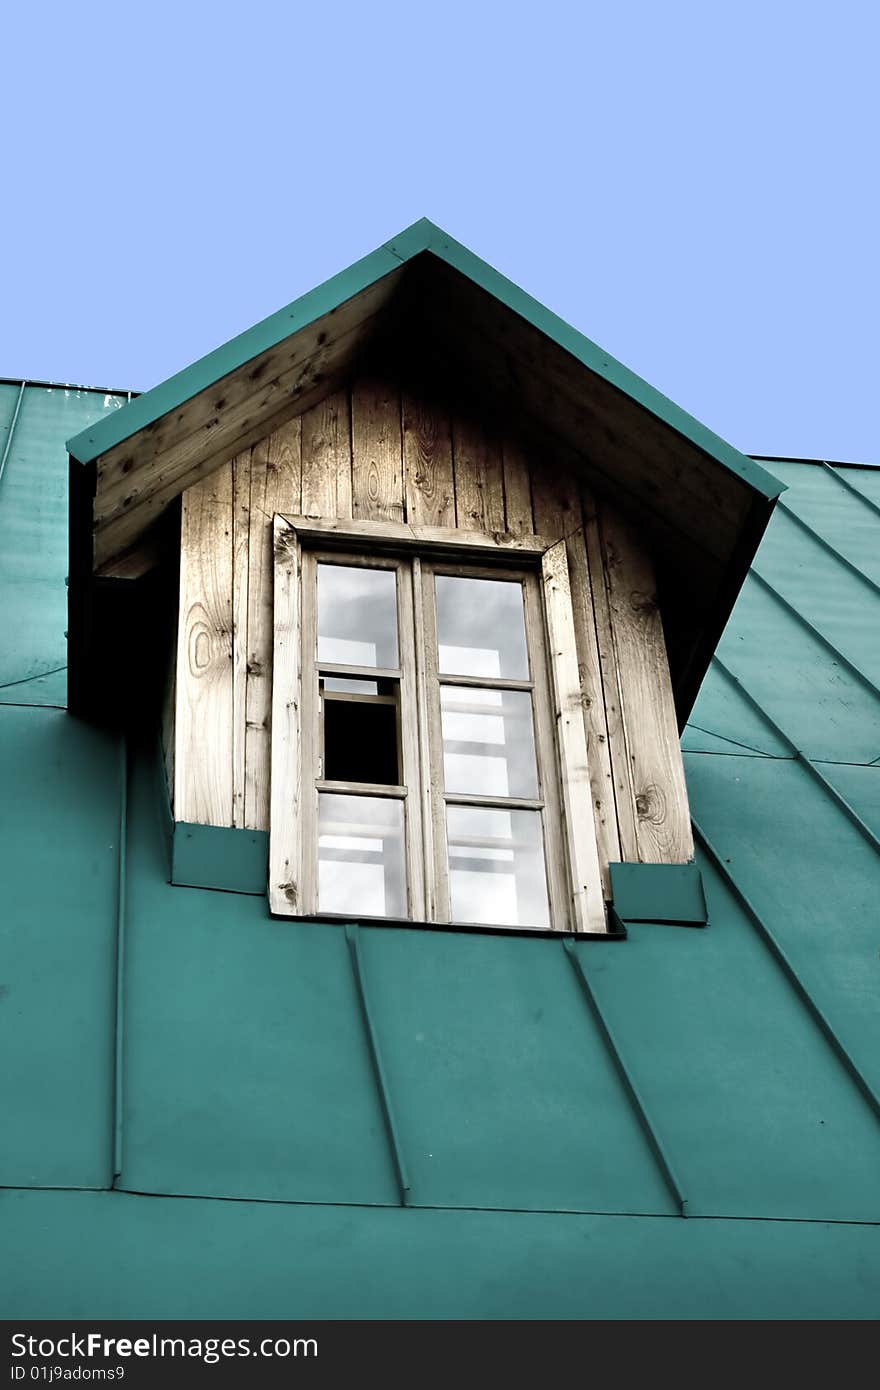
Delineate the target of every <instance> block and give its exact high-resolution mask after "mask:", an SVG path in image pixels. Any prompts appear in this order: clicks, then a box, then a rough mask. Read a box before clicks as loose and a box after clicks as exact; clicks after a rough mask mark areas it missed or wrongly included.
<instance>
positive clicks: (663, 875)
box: [609, 864, 709, 927]
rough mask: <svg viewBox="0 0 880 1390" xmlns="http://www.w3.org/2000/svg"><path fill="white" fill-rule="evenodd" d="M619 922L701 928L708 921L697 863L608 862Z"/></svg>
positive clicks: (701, 878)
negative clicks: (655, 923)
mask: <svg viewBox="0 0 880 1390" xmlns="http://www.w3.org/2000/svg"><path fill="white" fill-rule="evenodd" d="M609 869H610V871H611V892H612V897H613V900H614V911H615V913H616V914H617V916H618V917H619V918H620V920H621V922H623V923H627V922H658V923H666V924H677V925H678V926H685V927H704V926H705V925H706V923H707V921H708V920H709V917H708V912H707V910H706V896H705V893H704V892H703V876H702V874H701V872H700V867H699V865H698V864H610V865H609Z"/></svg>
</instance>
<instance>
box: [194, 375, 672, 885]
mask: <svg viewBox="0 0 880 1390" xmlns="http://www.w3.org/2000/svg"><path fill="white" fill-rule="evenodd" d="M223 479H224V481H223V482H222V483H221V481H220V474H215V475H213V476H212V477H210V478H209V479H207V480H206V481H204V482H199V483H197V484H195V485H194V486H193V487H192V488H190V489H189V490H188V492H187V493H186V494H185V495H184V527H183V539H182V552H183V553H182V556H181V639H180V646H181V651H183V650H184V648H185V645H186V643H185V640H184V639H185V636H186V634H187V633H188V632H189V630H190V628H191V626H192V621H193V620H192V618H191V617H190V616H188V613H189V609H190V608H191V607H192V606H193V605H195V604H196V603H197V602H199V601H200V602H201V603H202V606H203V607H205V608H206V609H208V611H209V612H210V613H211V614H212V622H213V624H214V626H215V627H216V631H217V635H216V636H215V637H212V639H211V640H212V644H213V645H212V646H211V652H212V659H211V669H212V671H214V674H213V675H212V676H211V678H210V679H209V680H206V679H205V677H204V676H203V675H201V674H199V675H198V676H195V675H193V674H192V671H191V668H190V666H189V665H188V664H187V663H186V662H182V661H181V660H180V659H179V660H178V667H177V674H178V720H179V722H180V723H181V728H180V729H179V730H178V735H177V738H176V741H175V743H176V750H177V755H178V760H180V759H183V760H184V762H187V760H189V761H192V759H193V758H194V757H195V758H197V759H198V760H200V761H201V763H202V764H204V763H206V762H208V761H210V762H212V763H213V762H216V763H217V764H218V766H217V768H215V769H213V770H212V771H211V772H210V774H208V772H207V771H206V770H205V769H204V768H202V770H201V772H198V773H196V772H193V773H192V774H190V772H189V770H187V771H183V770H182V768H181V766H180V762H179V761H178V765H177V771H176V779H177V788H178V790H179V791H180V790H183V791H184V792H185V794H184V795H183V796H182V799H181V801H180V803H179V806H178V807H176V811H175V814H176V815H177V818H178V819H190V820H205V819H209V821H210V823H212V824H218V825H244V826H246V827H247V828H250V829H257V830H266V829H268V828H269V798H270V788H269V781H270V777H269V772H270V715H271V707H272V629H273V618H272V613H273V610H272V594H273V574H274V561H273V550H272V518H273V515H274V514H275V513H282V514H286V515H289V516H296V515H301V516H306V517H309V518H319V519H325V520H326V521H328V522H333V523H336V524H337V527H338V523H339V522H348V523H349V530H352V531H353V530H356V529H357V528H358V527H363V529H365V530H367V529H368V527H367V526H364V523H370V522H372V521H378V520H382V521H392V522H396V523H399V524H401V523H405V524H406V525H407V526H408V527H411V528H412V529H413V533H414V534H422V533H423V534H424V535H426V536H429V535H430V534H432V533H433V534H436V535H440V534H442V532H443V531H444V530H448V529H450V528H453V527H456V528H458V529H459V530H460V531H463V532H475V533H477V532H479V533H486V535H487V536H497V537H498V540H499V541H500V542H501V543H502V545H503V547H504V548H505V549H506V548H508V547H515V544H516V539H517V538H521V539H522V540H523V541H528V540H533V538H535V537H540V538H541V539H542V541H544V542H546V543H549V542H553V541H564V542H565V557H566V560H567V585H568V592H570V600H571V611H572V615H573V623H574V647H575V650H574V653H573V656H574V663H573V666H572V669H575V667H576V672H577V678H578V687H579V692H580V697H579V698H580V707H581V710H582V718H583V735H584V738H585V743H586V749H587V765H588V769H589V793H590V801H591V805H592V814H593V820H594V823H595V830H596V841H597V845H598V852H599V864H600V870H601V875H602V883H603V888H604V890H605V894H606V896H607V895H608V891H609V886H610V885H609V877H608V867H607V866H608V864H609V863H614V862H617V861H620V860H625V861H638V860H641V861H643V862H647V863H657V862H670V863H678V862H684V861H686V860H688V859H690V858H692V857H693V843H692V839H691V834H690V822H689V812H688V802H687V794H686V790H685V784H684V772H683V766H682V759H681V753H680V749H679V743H678V735H677V731H676V724H675V711H674V707H673V698H672V689H671V685H670V679H669V670H668V663H667V660H666V652H665V647H664V644H663V633H662V626H661V623H660V617H659V611H658V608H657V604H656V595H655V586H654V574H653V566H652V562H651V557H650V555H649V554H648V552H647V549H646V548H645V547H644V545H642V544H641V542H640V540H639V536H638V534H637V532H636V531H635V530H634V529H633V527H632V525H631V524H630V523H628V522H627V521H625V520H624V519H623V517H622V516H621V515H620V514H618V513H617V512H616V511H615V510H614V509H613V508H611V507H610V506H608V505H607V504H605V503H601V504H599V503H597V501H596V498H595V497H594V496H593V494H592V493H591V492H590V491H589V490H588V489H586V488H585V487H584V486H583V483H582V481H581V479H580V477H577V476H576V475H575V472H574V470H573V469H572V468H571V466H570V459H569V458H568V457H567V458H566V460H565V462H564V464H560V462H559V458H558V454H557V453H555V452H554V450H553V448H552V446H551V445H549V444H548V446H547V449H546V452H545V451H544V450H543V449H541V448H539V447H536V446H535V444H534V442H533V441H530V442H525V441H523V440H522V439H520V438H519V437H518V436H516V435H514V434H510V433H506V432H505V428H504V424H503V422H500V423H499V421H498V420H497V419H494V420H486V421H482V420H480V419H479V418H478V414H477V412H476V411H475V409H474V407H473V406H472V405H470V406H467V407H465V406H463V405H461V404H460V403H459V402H457V401H455V400H454V399H453V398H452V397H451V393H450V389H449V388H448V387H447V388H446V390H445V391H444V390H442V389H441V390H438V389H437V385H436V383H433V384H431V383H428V384H427V385H426V384H425V383H424V382H418V381H417V382H414V381H413V380H411V379H409V378H406V379H404V378H403V377H402V376H398V374H396V373H390V372H388V371H387V370H386V371H385V372H384V373H383V371H382V370H381V369H378V368H377V369H374V370H369V371H367V370H365V371H364V372H363V374H362V375H360V376H358V377H355V379H354V380H353V381H352V382H351V383H350V384H349V385H348V386H345V387H342V388H340V389H335V390H333V391H332V392H329V393H328V394H327V395H326V396H325V397H324V399H323V400H320V401H318V402H316V403H313V404H310V405H309V407H308V408H307V409H305V410H304V411H303V412H302V413H301V414H299V415H297V416H295V417H294V418H292V419H290V420H288V421H287V422H285V423H284V424H282V425H281V426H279V427H278V428H277V429H276V430H275V431H274V432H273V433H272V434H270V435H269V436H268V437H267V438H265V439H263V440H261V441H260V442H258V443H256V444H254V445H253V447H252V448H250V449H248V450H246V451H244V452H242V453H240V454H239V455H237V457H236V458H235V460H234V462H233V463H231V464H229V465H228V466H227V468H226V469H225V470H223ZM224 508H226V516H225V520H224V519H223V517H222V516H221V513H223V510H224ZM342 529H343V530H344V529H345V528H344V527H343V528H342ZM221 536H222V537H223V541H222V544H223V545H225V547H226V549H225V558H223V556H221V555H220V545H221V540H220V537H221ZM478 539H479V537H478V536H477V535H476V534H475V536H474V540H475V541H476V540H478ZM560 553H561V552H560ZM212 557H213V558H212ZM209 571H210V572H209ZM565 580H566V576H565V575H564V574H563V573H562V571H561V570H560V569H559V561H558V557H557V560H556V568H555V570H554V585H563V586H564V584H565ZM221 591H222V592H221ZM224 623H225V624H226V625H227V626H225V627H224ZM242 629H244V630H242ZM186 640H187V641H188V640H189V639H188V638H186ZM227 648H228V651H227ZM218 663H219V666H218ZM224 663H225V665H224ZM220 666H222V667H223V672H224V674H223V676H222V678H221V675H220V670H219V667H220ZM226 667H228V673H227V672H226ZM215 668H217V669H215ZM227 687H228V688H227ZM569 697H570V692H569ZM206 701H208V702H213V703H215V704H216V706H217V708H216V710H215V711H213V712H212V715H211V719H210V720H209V721H208V722H206V723H205V724H203V726H202V728H203V732H202V735H201V736H200V738H199V741H198V744H196V743H195V742H193V741H192V740H193V737H194V721H195V720H196V719H203V718H204V717H205V715H206V708H207V707H206V703H205V702H206ZM209 727H210V728H211V730H212V734H211V739H210V742H209V741H208V740H207V738H205V737H204V729H207V728H209ZM221 730H225V733H224V734H223V735H222V738H225V739H226V744H225V746H224V745H223V743H222V738H221ZM567 736H568V739H569V742H571V741H572V739H573V737H574V736H573V735H572V734H571V731H570V730H569V731H568V735H567ZM218 740H219V741H218ZM579 740H580V735H578V747H580V742H579ZM221 763H223V770H222V772H221V770H220V767H219V765H220V764H221ZM191 776H192V780H193V783H194V786H193V789H192V791H191V792H190V791H189V790H187V788H186V787H185V786H184V785H183V784H184V783H188V782H189V780H190V777H191ZM183 807H185V808H186V814H185V815H184V814H183V813H182V810H181V808H183ZM211 818H214V819H211Z"/></svg>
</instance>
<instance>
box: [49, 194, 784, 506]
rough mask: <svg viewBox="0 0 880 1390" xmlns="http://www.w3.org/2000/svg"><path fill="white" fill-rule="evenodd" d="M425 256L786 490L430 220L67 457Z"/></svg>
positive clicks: (90, 432)
mask: <svg viewBox="0 0 880 1390" xmlns="http://www.w3.org/2000/svg"><path fill="white" fill-rule="evenodd" d="M424 253H430V254H431V255H433V256H436V257H437V258H438V260H441V261H444V262H445V263H446V264H447V265H448V266H450V267H452V269H454V270H457V271H459V272H460V273H461V274H462V275H464V276H466V277H467V278H468V279H469V280H470V281H472V283H473V284H475V285H478V286H479V287H480V288H481V289H483V290H485V291H486V292H487V293H488V294H491V295H492V296H494V298H495V299H497V300H499V301H500V302H501V303H502V304H504V305H506V307H507V308H509V309H511V310H512V311H513V312H514V313H516V314H518V315H519V316H520V317H521V318H523V319H524V320H525V321H526V322H528V323H530V324H531V325H532V326H533V327H534V328H536V329H538V330H539V331H540V332H541V333H544V334H546V336H547V337H548V338H550V339H551V341H552V342H554V343H556V344H557V345H558V346H559V347H561V348H563V349H564V350H565V351H566V352H568V353H570V354H571V355H572V357H574V358H576V359H577V360H578V361H579V362H581V363H582V364H583V365H584V366H585V367H586V368H588V369H589V370H590V371H591V372H595V373H596V374H597V375H598V376H601V377H603V378H604V379H605V380H606V381H608V382H609V383H610V384H611V385H612V386H615V387H617V388H618V389H619V390H620V391H622V392H624V394H625V395H627V396H629V397H630V398H631V399H632V400H634V401H636V402H637V403H638V404H639V405H641V406H643V407H644V408H645V409H646V410H648V411H650V413H651V414H652V415H655V416H656V417H657V419H659V420H661V421H663V423H665V424H667V425H669V426H670V428H672V429H674V430H676V431H677V432H678V433H679V434H681V435H683V436H684V437H685V438H687V439H689V440H690V441H691V442H692V443H693V444H695V445H697V447H698V448H700V449H702V450H703V451H704V452H705V453H706V454H708V455H709V456H710V457H711V458H713V459H715V461H716V462H717V463H719V464H721V465H722V466H723V467H724V468H727V469H728V470H729V471H731V472H733V473H735V474H736V475H737V476H738V477H740V478H742V480H743V481H744V482H745V483H747V484H748V485H749V486H750V487H752V488H754V489H755V491H757V492H758V493H760V494H761V495H762V496H764V497H765V498H767V499H768V500H770V499H774V498H776V497H778V496H779V494H780V493H781V492H784V491H785V484H784V483H780V482H779V481H778V480H777V479H776V478H774V477H773V476H772V475H771V474H770V473H768V472H766V470H765V469H763V468H761V467H760V465H759V464H757V463H755V461H754V460H753V459H750V458H748V457H747V456H746V455H745V454H742V453H740V452H739V450H738V449H734V448H733V447H732V445H730V444H727V443H726V442H725V441H724V440H723V439H720V438H719V437H718V435H716V434H714V433H713V432H712V431H711V430H709V429H707V428H706V426H705V425H701V424H700V423H699V422H698V421H697V420H695V419H694V418H693V417H692V416H690V415H688V413H687V412H686V411H684V410H681V409H680V408H679V407H678V406H676V405H674V404H673V403H672V401H670V400H667V398H666V397H665V396H663V395H661V394H660V392H659V391H656V390H655V389H654V388H653V387H652V386H649V385H648V383H647V382H645V381H643V380H642V379H641V377H638V376H636V374H635V373H634V372H631V371H630V370H629V369H628V368H627V367H624V366H623V365H622V363H620V362H618V361H616V359H615V358H613V357H611V356H610V355H609V354H608V353H607V352H604V351H603V350H602V349H601V348H600V347H598V346H597V345H596V344H595V343H593V342H591V341H590V339H589V338H586V337H584V335H583V334H582V333H579V332H578V331H577V330H576V329H574V328H572V327H571V325H570V324H567V323H565V321H564V320H563V319H561V318H559V317H558V315H556V314H554V313H552V312H551V311H550V310H549V309H546V308H545V307H544V306H543V305H542V304H539V303H538V301H537V300H536V299H533V298H532V296H531V295H529V294H526V293H525V291H524V290H521V289H519V287H518V286H516V285H514V284H513V282H512V281H510V280H508V279H507V278H506V277H505V276H503V275H501V274H499V272H498V271H497V270H493V269H492V267H491V266H489V265H487V264H486V262H485V261H483V260H481V259H480V257H479V256H476V255H474V253H473V252H472V251H469V250H468V249H467V248H466V247H465V246H462V245H461V243H460V242H457V241H455V240H454V239H453V238H452V237H450V236H448V235H447V234H446V233H445V232H444V231H442V230H441V229H440V228H439V227H436V226H435V225H434V224H433V223H432V222H430V221H428V219H427V218H422V219H420V221H418V222H414V223H413V224H412V226H410V227H407V228H406V230H405V231H403V232H401V233H400V234H399V235H398V236H396V237H393V238H392V239H391V240H390V241H388V242H386V243H385V244H384V245H383V246H380V247H379V248H378V249H377V250H376V251H373V252H372V253H371V254H370V255H368V256H365V257H364V258H363V259H362V260H359V261H356V262H355V264H354V265H352V266H350V267H349V268H348V269H347V270H344V271H342V272H340V273H339V274H338V275H334V276H333V277H332V278H331V279H330V280H327V281H325V282H324V284H323V285H319V286H318V287H317V288H316V289H313V290H310V291H309V292H308V293H307V294H305V295H303V296H302V297H301V298H300V299H297V300H295V301H294V302H293V303H292V304H289V305H287V307H286V308H284V309H280V310H278V312H277V313H275V314H272V315H270V317H269V318H267V319H264V320H263V321H262V322H261V323H258V324H256V325H255V326H254V327H253V328H250V329H248V330H247V331H246V332H244V333H241V334H239V335H238V337H236V338H233V339H232V340H231V341H230V342H228V343H226V344H225V345H224V346H223V347H220V348H217V349H215V351H214V352H210V353H208V355H207V356H206V357H203V358H201V359H200V360H199V361H198V362H195V363H193V365H192V366H190V367H186V368H185V369H184V370H183V371H181V372H178V373H177V374H176V375H175V376H173V377H170V378H169V379H168V380H167V381H165V382H162V383H161V385H159V386H156V387H154V388H153V390H152V391H147V392H145V394H144V395H142V396H139V397H138V398H137V400H134V401H132V402H130V404H129V405H127V406H126V407H125V409H124V410H123V411H120V412H118V413H117V414H116V415H115V416H114V417H113V418H112V419H108V420H105V421H103V422H101V424H100V425H96V426H94V427H93V428H89V429H86V430H83V431H82V432H81V433H80V434H78V435H75V436H74V437H73V438H72V439H70V440H68V443H67V448H68V451H69V452H70V454H71V455H72V456H73V457H74V458H75V459H77V460H78V461H79V462H80V463H91V462H92V461H93V460H94V459H96V458H98V456H99V455H100V454H104V453H106V452H107V450H108V449H111V448H113V447H114V446H115V445H116V444H119V443H121V442H122V440H124V439H128V438H129V437H130V436H131V435H133V434H135V433H137V432H138V431H139V430H141V429H143V428H145V426H147V425H149V424H152V423H153V422H154V421H156V420H158V419H160V418H161V417H162V416H163V415H166V414H168V413H169V411H172V410H175V409H178V408H179V407H180V406H181V405H182V404H183V403H184V402H185V401H187V400H189V399H190V398H191V397H192V396H194V395H196V394H197V393H198V392H200V391H204V390H206V389H208V388H209V387H211V386H212V385H214V384H215V383H216V382H217V381H219V380H220V379H221V378H222V377H225V376H227V375H228V374H229V373H230V372H234V371H236V370H237V369H238V368H239V367H241V366H243V365H244V364H245V363H246V362H249V361H250V360H251V359H252V358H254V357H256V356H258V355H259V354H260V353H262V352H265V351H267V350H268V349H269V348H271V347H275V346H276V345H277V344H278V343H281V342H283V341H284V340H285V339H286V338H288V337H289V336H290V335H291V334H292V333H296V332H298V331H299V330H300V329H302V328H305V327H307V326H308V325H309V324H311V323H314V322H315V321H316V320H318V319H320V318H322V317H323V316H324V315H325V314H328V313H330V312H332V311H333V310H334V309H337V308H339V306H340V305H341V304H343V303H345V301H346V300H348V299H351V298H353V297H354V295H356V294H359V293H360V292H361V291H362V290H365V289H367V288H368V287H369V286H370V285H373V284H375V283H376V282H377V281H378V280H380V279H382V278H383V277H384V276H386V275H388V274H390V273H391V272H392V271H393V270H395V269H397V268H398V267H399V266H402V265H406V264H408V263H410V262H411V261H413V260H414V259H415V258H416V257H417V256H420V255H423V254H424Z"/></svg>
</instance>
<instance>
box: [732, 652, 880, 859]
mask: <svg viewBox="0 0 880 1390" xmlns="http://www.w3.org/2000/svg"><path fill="white" fill-rule="evenodd" d="M713 661H714V662H715V664H716V665H717V666H718V669H719V670H720V671H723V673H724V675H725V676H726V677H727V679H728V680H729V681H731V683H732V684H733V685H735V686H736V688H737V689H738V690H739V691H740V692H741V693H742V695H743V698H744V699H745V700H747V701H748V703H749V704H750V705H751V706H752V708H753V709H754V710H755V712H756V713H757V714H759V715H760V716H761V718H762V719H764V720H766V722H767V724H768V725H769V727H770V728H771V729H772V730H773V732H774V733H775V734H776V736H777V738H779V739H781V740H782V742H783V743H787V744H788V746H789V748H790V749H791V751H792V755H793V758H794V760H795V761H797V762H799V763H801V765H802V766H803V767H805V768H806V770H807V771H808V772H809V773H810V775H811V776H812V777H813V778H815V779H816V780H817V781H818V782H819V783H820V785H821V786H822V788H823V790H824V791H826V792H827V793H828V794H829V795H830V796H831V799H832V801H834V802H835V804H836V805H837V806H838V807H839V808H840V810H841V811H843V813H844V815H846V816H847V817H848V818H849V819H850V820H851V821H852V823H853V825H854V826H855V827H856V829H857V830H858V831H859V833H860V834H861V835H863V836H864V838H865V839H866V840H867V841H868V844H869V845H871V847H872V848H873V849H876V850H878V851H880V840H878V838H877V836H876V835H875V834H874V832H873V830H872V829H871V827H870V826H869V825H867V824H866V823H865V821H863V820H862V818H861V816H860V815H859V813H858V811H856V809H855V807H854V806H852V805H851V804H850V803H849V802H848V801H847V799H846V797H845V796H843V795H842V793H841V792H839V791H838V790H837V788H836V787H835V786H834V785H833V784H832V783H831V782H829V781H828V778H827V777H826V776H825V775H824V773H822V772H820V770H819V768H818V767H817V766H816V765H815V763H814V762H813V760H812V758H810V757H808V756H807V754H806V753H804V752H803V750H802V749H800V748H798V747H797V745H796V744H795V743H794V742H793V741H792V739H791V738H790V737H789V735H788V734H787V733H786V732H785V730H784V729H783V728H781V727H780V726H779V725H778V724H777V723H776V720H775V719H774V718H773V717H772V715H770V714H768V713H767V711H766V710H765V709H764V707H763V706H762V705H761V704H760V702H759V701H758V700H757V699H756V698H755V696H754V695H753V694H752V692H751V691H750V690H749V689H748V687H747V686H745V685H744V684H743V682H742V681H741V680H740V679H739V676H735V675H734V673H733V672H732V671H731V670H730V668H729V667H728V666H726V665H725V663H724V662H723V661H722V660H721V658H720V657H719V656H715V657H713Z"/></svg>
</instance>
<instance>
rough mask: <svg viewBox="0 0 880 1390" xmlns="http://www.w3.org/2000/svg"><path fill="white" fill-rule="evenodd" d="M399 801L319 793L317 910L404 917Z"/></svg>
mask: <svg viewBox="0 0 880 1390" xmlns="http://www.w3.org/2000/svg"><path fill="white" fill-rule="evenodd" d="M403 814H404V813H403V802H402V801H397V800H393V799H391V798H386V797H378V796H336V795H334V794H330V793H326V792H322V793H321V794H320V795H319V797H318V911H319V912H340V913H348V914H351V916H352V917H406V915H407V908H406V870H405V867H404V849H403Z"/></svg>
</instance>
